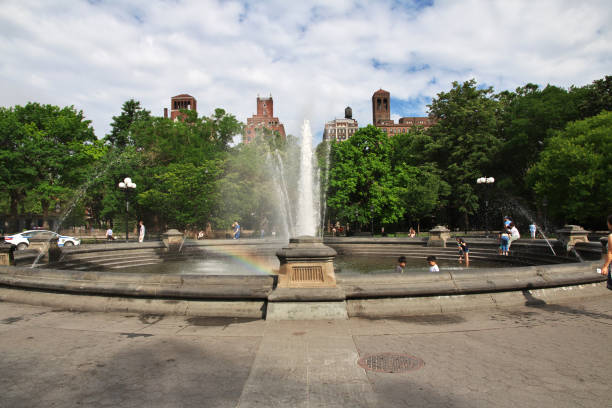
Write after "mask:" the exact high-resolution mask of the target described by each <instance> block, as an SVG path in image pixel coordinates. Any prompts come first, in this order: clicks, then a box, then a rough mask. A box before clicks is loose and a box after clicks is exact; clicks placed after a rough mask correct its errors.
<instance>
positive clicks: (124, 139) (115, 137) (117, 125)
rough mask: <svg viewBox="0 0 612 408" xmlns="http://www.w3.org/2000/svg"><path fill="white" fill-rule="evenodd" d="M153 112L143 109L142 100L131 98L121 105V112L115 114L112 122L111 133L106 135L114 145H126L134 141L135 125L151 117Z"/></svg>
mask: <svg viewBox="0 0 612 408" xmlns="http://www.w3.org/2000/svg"><path fill="white" fill-rule="evenodd" d="M150 117H151V112H149V111H147V110H145V109H143V108H142V107H141V106H140V102H138V101H135V100H134V99H130V100H129V101H126V102H125V103H124V104H123V106H122V107H121V114H120V115H119V116H113V123H111V133H110V134H109V135H107V136H106V140H107V141H108V143H110V144H111V145H112V146H115V147H125V146H127V145H129V144H132V143H133V139H132V132H133V129H134V126H135V125H138V124H139V123H140V122H146V121H148V120H149V119H150Z"/></svg>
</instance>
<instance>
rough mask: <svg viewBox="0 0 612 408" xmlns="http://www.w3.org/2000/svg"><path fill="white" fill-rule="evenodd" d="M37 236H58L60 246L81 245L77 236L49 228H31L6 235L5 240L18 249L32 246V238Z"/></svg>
mask: <svg viewBox="0 0 612 408" xmlns="http://www.w3.org/2000/svg"><path fill="white" fill-rule="evenodd" d="M36 236H45V237H51V238H55V237H57V238H58V240H57V245H58V246H59V247H71V246H75V245H81V240H80V239H79V238H75V237H69V236H67V235H60V234H58V233H56V232H53V231H47V230H29V231H24V232H20V233H19V234H13V235H5V236H4V241H5V242H8V243H9V244H13V245H15V246H16V247H17V249H18V250H22V249H27V248H28V246H30V238H33V237H36Z"/></svg>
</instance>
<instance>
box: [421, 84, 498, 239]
mask: <svg viewBox="0 0 612 408" xmlns="http://www.w3.org/2000/svg"><path fill="white" fill-rule="evenodd" d="M498 109H499V103H498V102H497V100H496V99H495V98H494V97H493V89H492V88H483V89H480V88H479V87H477V86H476V81H475V80H474V79H471V80H469V81H466V82H464V83H462V84H460V83H458V82H453V88H452V89H451V90H450V91H449V92H440V93H439V94H438V96H437V98H434V99H433V100H432V103H431V105H429V111H430V114H432V115H433V116H435V117H436V118H437V123H436V124H435V125H434V126H432V127H431V128H430V129H429V136H430V137H431V143H429V144H428V145H427V146H426V147H425V151H426V153H427V155H428V161H430V162H434V163H436V164H437V166H438V167H439V168H440V169H442V176H443V179H444V180H445V181H446V182H447V183H448V184H449V185H450V187H451V190H450V198H449V205H450V211H451V219H453V218H454V217H453V215H455V214H461V215H463V216H464V225H465V228H466V229H467V228H468V227H469V221H468V215H469V214H474V213H475V212H476V211H477V210H478V208H479V205H478V196H477V195H476V194H475V192H474V185H475V181H476V179H477V178H478V177H480V176H482V175H483V174H486V175H491V173H492V170H493V169H494V168H495V163H494V159H495V157H496V155H497V153H498V151H499V149H500V146H501V141H500V139H499V138H498V137H497V125H498V117H497V114H498Z"/></svg>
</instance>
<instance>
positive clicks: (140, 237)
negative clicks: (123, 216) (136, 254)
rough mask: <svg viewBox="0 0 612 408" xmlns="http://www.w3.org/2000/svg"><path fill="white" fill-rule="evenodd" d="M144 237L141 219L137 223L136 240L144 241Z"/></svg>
mask: <svg viewBox="0 0 612 408" xmlns="http://www.w3.org/2000/svg"><path fill="white" fill-rule="evenodd" d="M144 237H145V226H144V223H143V222H142V221H140V222H139V223H138V242H142V241H144Z"/></svg>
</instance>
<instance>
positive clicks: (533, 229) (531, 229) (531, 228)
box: [529, 222, 536, 239]
mask: <svg viewBox="0 0 612 408" xmlns="http://www.w3.org/2000/svg"><path fill="white" fill-rule="evenodd" d="M529 233H530V234H531V239H535V237H536V226H535V224H534V223H533V222H532V223H531V224H529Z"/></svg>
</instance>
